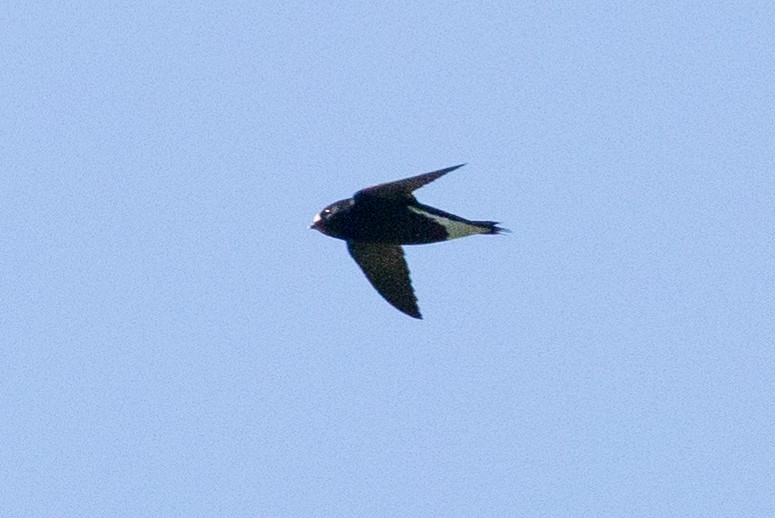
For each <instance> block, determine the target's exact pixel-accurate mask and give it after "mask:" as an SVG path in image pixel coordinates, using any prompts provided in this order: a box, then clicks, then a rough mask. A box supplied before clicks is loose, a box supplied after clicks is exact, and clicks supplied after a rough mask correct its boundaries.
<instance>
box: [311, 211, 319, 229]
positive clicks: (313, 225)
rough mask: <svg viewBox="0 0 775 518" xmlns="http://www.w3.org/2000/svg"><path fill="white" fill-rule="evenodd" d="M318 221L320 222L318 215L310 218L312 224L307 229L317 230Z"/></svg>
mask: <svg viewBox="0 0 775 518" xmlns="http://www.w3.org/2000/svg"><path fill="white" fill-rule="evenodd" d="M320 221H321V218H320V213H318V214H315V217H314V218H312V224H311V225H310V226H309V228H310V229H315V230H317V229H318V223H320Z"/></svg>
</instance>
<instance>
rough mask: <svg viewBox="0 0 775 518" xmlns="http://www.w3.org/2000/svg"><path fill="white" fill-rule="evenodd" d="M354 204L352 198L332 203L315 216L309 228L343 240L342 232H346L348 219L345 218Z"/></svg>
mask: <svg viewBox="0 0 775 518" xmlns="http://www.w3.org/2000/svg"><path fill="white" fill-rule="evenodd" d="M353 203H354V202H353V200H352V198H351V199H347V200H339V201H337V202H335V203H332V204H331V205H329V206H328V207H326V208H325V209H323V210H321V211H320V212H318V213H317V214H315V217H314V218H312V224H311V225H310V226H309V228H314V229H315V230H317V231H318V232H322V233H323V234H325V235H327V236H331V237H339V238H342V231H344V226H345V224H346V219H347V218H346V217H344V216H345V214H347V212H348V210H349V209H350V207H352V205H353Z"/></svg>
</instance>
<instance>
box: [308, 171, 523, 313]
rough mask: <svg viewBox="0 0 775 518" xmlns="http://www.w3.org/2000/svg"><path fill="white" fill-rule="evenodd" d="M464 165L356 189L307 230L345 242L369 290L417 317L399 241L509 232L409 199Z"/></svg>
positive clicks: (407, 242)
mask: <svg viewBox="0 0 775 518" xmlns="http://www.w3.org/2000/svg"><path fill="white" fill-rule="evenodd" d="M464 165H465V164H458V165H455V166H452V167H447V168H445V169H439V170H438V171H432V172H430V173H424V174H420V175H417V176H412V177H409V178H404V179H403V180H396V181H393V182H388V183H382V184H378V185H374V186H371V187H366V188H365V189H361V190H359V191H358V192H356V193H355V194H354V195H353V197H352V198H348V199H345V200H339V201H337V202H334V203H332V204H330V205H328V206H327V207H325V208H324V209H323V210H321V211H320V212H319V213H317V214H316V215H315V217H314V218H313V220H312V224H311V225H310V228H311V229H314V230H317V231H319V232H321V233H323V234H325V235H327V236H330V237H334V238H337V239H342V240H344V241H346V242H347V250H348V251H349V253H350V256H351V257H352V258H353V259H354V260H355V262H356V263H357V264H358V266H359V267H360V268H361V270H362V271H363V273H364V274H365V275H366V278H367V279H368V280H369V282H370V283H371V285H372V286H373V287H374V289H376V290H377V292H378V293H379V294H380V295H381V296H382V297H383V298H384V299H385V300H386V301H387V302H389V303H390V304H391V305H392V306H393V307H395V308H396V309H398V310H399V311H401V312H402V313H404V314H406V315H409V316H410V317H412V318H416V319H421V318H422V314H421V313H420V308H419V306H418V304H417V297H416V296H415V293H414V289H413V287H412V281H411V278H410V276H409V267H408V265H407V264H406V259H405V258H404V250H403V248H402V245H419V244H427V243H437V242H441V241H448V240H450V239H457V238H460V237H465V236H470V235H474V234H492V235H495V234H503V233H506V232H510V231H509V230H508V229H506V228H502V227H499V226H498V225H499V222H497V221H479V220H468V219H465V218H461V217H460V216H456V215H454V214H450V213H448V212H445V211H443V210H440V209H436V208H434V207H430V206H428V205H423V204H422V203H420V202H418V201H417V199H416V198H415V197H414V194H413V193H414V191H416V190H417V189H419V188H420V187H423V186H425V185H427V184H429V183H431V182H433V181H434V180H438V179H439V178H441V177H442V176H444V175H445V174H447V173H449V172H451V171H454V170H455V169H458V168H460V167H463V166H464Z"/></svg>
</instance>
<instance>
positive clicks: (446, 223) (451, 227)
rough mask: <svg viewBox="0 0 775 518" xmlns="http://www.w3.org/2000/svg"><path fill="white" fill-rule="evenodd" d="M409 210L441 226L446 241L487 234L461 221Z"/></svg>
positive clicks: (483, 230) (410, 208) (484, 230)
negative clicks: (443, 229) (444, 231)
mask: <svg viewBox="0 0 775 518" xmlns="http://www.w3.org/2000/svg"><path fill="white" fill-rule="evenodd" d="M409 210H411V211H412V212H415V213H417V214H420V215H421V216H425V217H426V218H430V219H432V220H433V221H435V222H436V223H438V224H439V225H441V226H443V227H444V228H445V229H446V231H447V239H456V238H458V237H465V236H471V235H474V234H484V233H485V232H487V229H484V228H482V227H477V226H476V225H470V224H468V223H464V222H462V221H455V220H454V219H449V218H445V217H443V216H437V215H436V214H431V213H430V212H425V211H424V210H420V209H418V208H416V207H409Z"/></svg>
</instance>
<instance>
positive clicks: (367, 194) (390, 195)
mask: <svg viewBox="0 0 775 518" xmlns="http://www.w3.org/2000/svg"><path fill="white" fill-rule="evenodd" d="M464 165H465V164H458V165H454V166H452V167H447V168H446V169H439V170H438V171H433V172H430V173H425V174H420V175H417V176H412V177H409V178H404V179H403V180H396V181H395V182H388V183H381V184H379V185H373V186H371V187H366V188H365V189H361V190H360V191H358V192H356V193H355V195H354V196H353V199H355V201H356V202H358V201H367V200H368V199H369V198H381V199H397V200H407V201H413V200H414V196H412V192H414V191H416V190H417V189H419V188H420V187H422V186H423V185H426V184H429V183H431V182H432V181H434V180H437V179H439V178H441V177H442V176H444V175H445V174H447V173H449V172H450V171H454V170H455V169H457V168H459V167H463V166H464Z"/></svg>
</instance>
